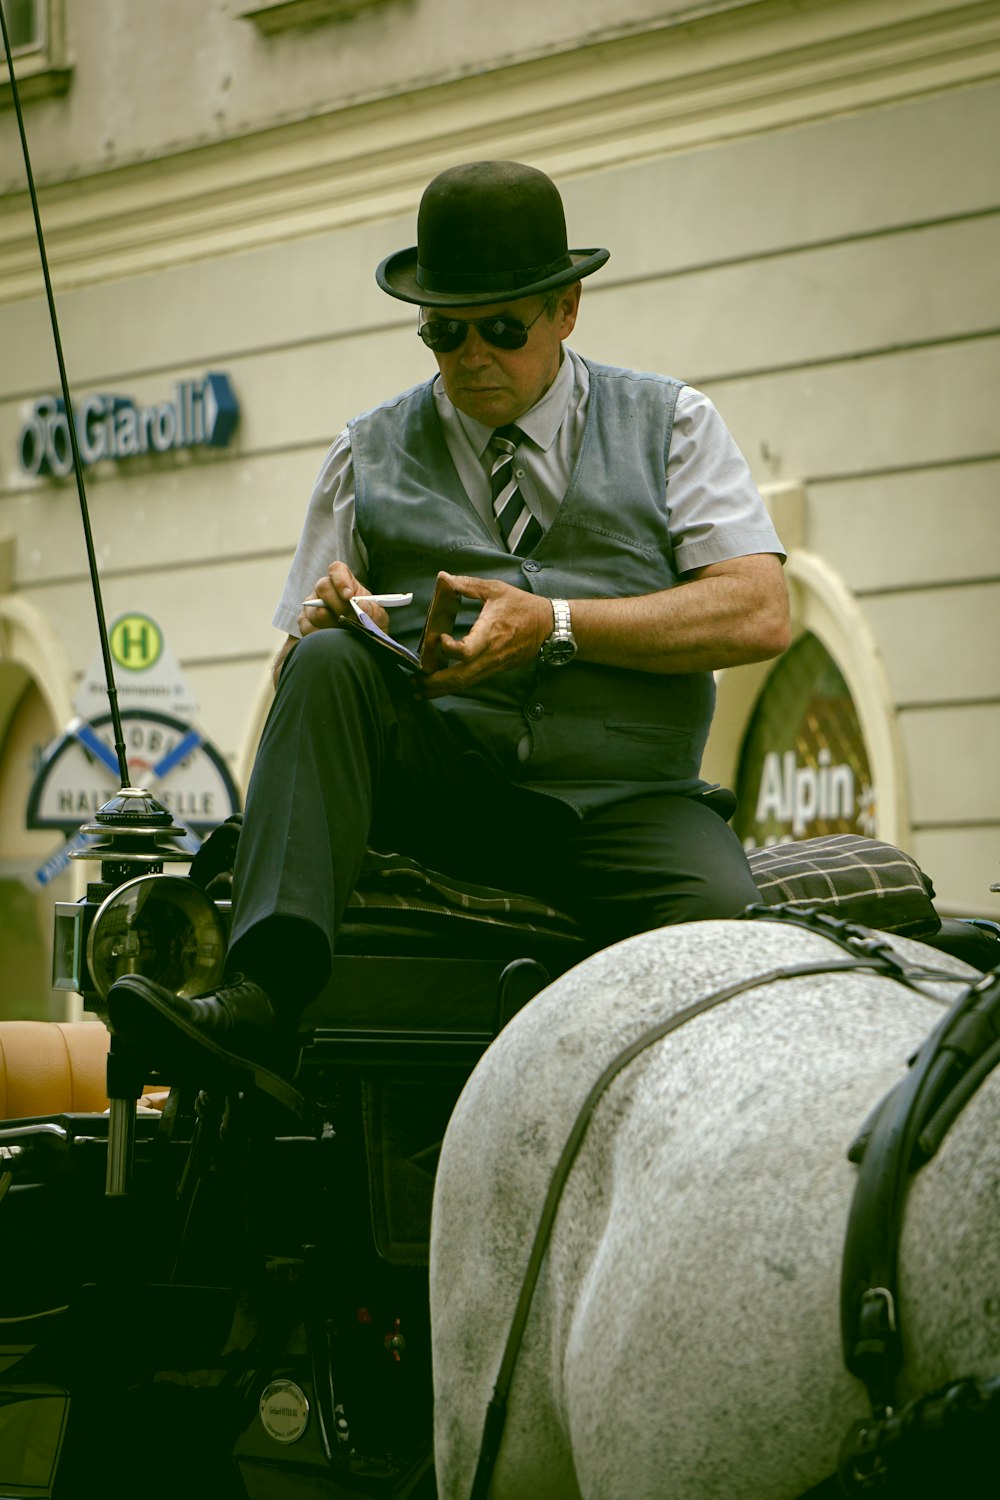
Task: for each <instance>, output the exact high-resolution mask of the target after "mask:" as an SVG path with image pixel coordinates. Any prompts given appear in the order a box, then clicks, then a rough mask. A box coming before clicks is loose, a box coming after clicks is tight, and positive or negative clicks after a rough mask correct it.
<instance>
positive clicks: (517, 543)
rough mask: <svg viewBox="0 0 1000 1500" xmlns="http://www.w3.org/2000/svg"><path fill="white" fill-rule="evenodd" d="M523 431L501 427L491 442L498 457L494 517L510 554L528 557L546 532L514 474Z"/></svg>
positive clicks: (493, 478)
mask: <svg viewBox="0 0 1000 1500" xmlns="http://www.w3.org/2000/svg"><path fill="white" fill-rule="evenodd" d="M521 436H522V434H521V432H520V430H519V429H518V428H517V427H515V426H514V425H513V423H510V424H508V426H506V427H498V428H497V430H496V432H494V434H493V436H492V438H491V439H490V443H491V445H492V448H493V452H494V454H495V458H494V460H493V468H492V470H491V471H490V489H491V491H492V493H493V514H494V515H495V516H496V518H497V524H498V526H499V527H500V535H501V536H502V537H503V539H504V544H505V546H506V547H507V550H508V552H516V553H517V554H518V556H520V557H524V556H525V554H526V553H529V552H530V551H531V549H532V548H533V547H535V546H536V545H537V544H538V542H539V541H540V540H541V538H542V535H543V532H542V528H541V526H540V525H539V523H538V522H537V521H536V520H535V518H534V516H533V515H532V514H531V511H530V510H529V509H528V507H527V505H526V504H525V503H524V497H523V495H522V494H521V492H520V490H519V489H518V486H517V475H516V474H515V472H514V450H515V448H516V447H517V444H518V443H519V442H520V440H521Z"/></svg>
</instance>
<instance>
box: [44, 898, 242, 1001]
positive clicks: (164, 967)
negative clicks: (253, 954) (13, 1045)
mask: <svg viewBox="0 0 1000 1500" xmlns="http://www.w3.org/2000/svg"><path fill="white" fill-rule="evenodd" d="M226 943H227V933H226V922H225V919H224V916H223V913H222V911H221V910H220V908H219V907H218V906H216V904H215V902H214V901H213V900H212V899H211V897H210V896H208V895H206V893H205V892H204V891H203V890H202V888H201V886H199V885H196V884H195V882H194V881H193V880H191V879H189V878H188V877H187V876H180V875H164V874H162V873H156V874H152V875H139V876H137V877H136V878H135V879H133V880H128V881H126V882H125V883H124V884H123V885H120V886H118V887H117V888H116V889H115V890H113V891H112V892H111V894H110V895H108V896H106V897H105V899H104V901H103V902H102V903H101V904H100V905H99V906H98V907H97V908H96V910H94V909H93V907H92V906H91V908H90V909H89V910H88V905H87V903H84V902H68V901H60V902H57V903H56V920H55V943H54V946H53V981H52V982H53V985H54V986H55V988H56V989H66V990H75V991H77V992H78V993H79V994H82V995H85V996H96V998H97V1000H98V1001H103V1000H104V999H105V998H106V997H107V993H108V991H109V989H110V988H111V986H112V985H113V984H114V983H115V980H117V979H120V978H121V977H122V975H123V974H143V975H145V976H146V978H148V979H153V980H155V981H156V983H157V984H162V985H164V986H165V987H166V988H167V989H169V990H171V991H173V993H174V994H176V995H185V996H190V995H196V994H199V993H201V992H202V991H204V990H208V989H212V988H214V986H215V985H216V984H217V983H218V981H219V980H220V979H221V977H222V966H223V961H224V959H225V955H226Z"/></svg>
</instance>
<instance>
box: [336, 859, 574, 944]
mask: <svg viewBox="0 0 1000 1500" xmlns="http://www.w3.org/2000/svg"><path fill="white" fill-rule="evenodd" d="M347 906H348V912H347V915H348V917H349V918H353V919H357V918H358V916H359V915H360V914H361V912H365V913H368V914H375V913H379V912H387V911H388V912H391V911H424V912H437V913H442V914H447V915H450V916H455V917H462V918H465V919H467V920H468V919H471V920H472V921H474V922H485V923H489V924H491V925H494V926H497V925H499V926H503V927H515V928H517V930H518V931H519V932H544V933H561V934H565V935H567V936H569V935H576V934H577V932H578V928H577V925H576V923H575V922H574V920H573V918H572V917H568V916H566V915H565V913H564V912H561V911H557V910H556V908H555V907H554V906H549V905H548V904H547V903H546V902H544V901H538V900H536V899H535V897H534V896H524V895H517V894H514V893H512V892H510V891H499V890H494V889H493V887H491V886H486V885H469V884H467V883H466V882H465V881H460V880H456V879H455V877H454V876H451V875H441V874H439V873H438V871H436V870H428V869H427V868H426V867H425V866H424V865H422V864H420V863H418V861H417V860H415V859H409V858H408V857H407V856H406V855H405V854H377V853H376V852H375V851H374V850H373V849H369V850H368V853H367V854H366V855H365V861H364V865H363V866H362V869H361V876H360V878H359V880H358V883H357V886H356V887H355V889H354V890H353V891H352V892H351V894H350V896H349V897H348V900H347Z"/></svg>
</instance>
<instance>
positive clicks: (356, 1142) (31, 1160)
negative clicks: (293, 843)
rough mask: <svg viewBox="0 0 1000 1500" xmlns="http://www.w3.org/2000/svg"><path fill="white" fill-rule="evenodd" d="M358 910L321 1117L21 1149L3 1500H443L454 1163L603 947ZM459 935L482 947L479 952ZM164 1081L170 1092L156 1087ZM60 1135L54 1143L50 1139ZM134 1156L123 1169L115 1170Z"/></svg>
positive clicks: (38, 1137)
mask: <svg viewBox="0 0 1000 1500" xmlns="http://www.w3.org/2000/svg"><path fill="white" fill-rule="evenodd" d="M449 917H450V913H449V911H448V908H447V904H445V905H444V906H442V905H441V903H440V902H437V901H435V902H422V901H421V898H420V897H419V896H417V897H416V898H412V897H411V898H409V899H408V904H407V905H405V906H403V907H401V906H400V905H399V903H398V902H397V901H396V900H391V901H385V902H383V901H378V900H373V898H372V895H371V894H370V893H369V895H368V898H367V902H366V903H365V905H364V907H362V906H359V907H358V908H357V909H356V910H354V911H353V912H352V920H351V921H349V922H348V924H347V925H346V927H345V929H344V931H343V932H342V933H341V940H340V943H339V948H338V954H337V957H336V959H335V962H334V973H333V975H332V978H331V982H330V985H329V986H328V989H327V991H326V992H325V993H324V995H323V996H321V997H320V998H319V1000H317V1001H316V1002H314V1004H313V1005H312V1006H310V1007H309V1009H308V1010H307V1012H306V1013H305V1015H304V1017H303V1029H304V1031H306V1032H307V1033H308V1036H309V1040H308V1042H307V1045H306V1047H305V1050H304V1052H303V1059H302V1065H301V1068H300V1071H299V1075H298V1078H297V1087H298V1088H299V1089H300V1090H301V1093H302V1096H303V1098H304V1100H305V1101H306V1110H305V1113H304V1115H303V1117H302V1118H301V1119H299V1120H296V1119H294V1118H293V1117H291V1116H290V1115H288V1114H284V1113H282V1114H276V1113H275V1111H274V1109H273V1105H272V1104H271V1103H270V1101H268V1100H266V1099H264V1098H262V1097H260V1096H255V1095H253V1094H252V1093H241V1092H240V1091H239V1089H238V1088H236V1087H234V1088H231V1089H229V1090H227V1089H225V1088H219V1087H218V1086H216V1087H215V1088H214V1089H209V1090H206V1091H204V1092H202V1093H199V1094H196V1093H194V1092H191V1091H187V1092H185V1091H179V1090H175V1091H174V1092H173V1093H172V1094H171V1096H170V1099H169V1101H168V1105H167V1108H166V1110H165V1111H164V1113H163V1115H162V1116H160V1115H156V1114H149V1115H142V1114H140V1116H139V1118H138V1120H137V1125H136V1135H135V1142H134V1161H133V1166H132V1172H131V1179H130V1180H131V1186H130V1190H129V1192H128V1193H127V1194H124V1195H119V1196H108V1195H107V1194H106V1191H105V1187H106V1174H107V1167H108V1157H109V1123H108V1117H107V1116H106V1115H62V1116H54V1117H51V1118H50V1119H46V1120H36V1121H18V1122H16V1123H13V1124H11V1125H10V1126H9V1127H8V1128H7V1129H6V1130H2V1128H0V1145H3V1144H4V1143H6V1144H7V1147H8V1151H9V1152H11V1153H12V1154H17V1153H21V1159H20V1160H19V1161H17V1163H16V1167H17V1170H16V1173H15V1179H14V1182H13V1185H12V1186H11V1187H10V1189H9V1191H8V1193H7V1195H6V1198H5V1199H4V1201H3V1202H2V1204H0V1320H2V1321H0V1497H3V1500H8V1497H11V1500H12V1497H15V1496H16V1497H24V1496H29V1495H30V1496H38V1497H42V1500H79V1497H81V1496H82V1495H85V1494H89V1493H91V1492H93V1490H92V1486H93V1484H94V1482H95V1476H97V1475H98V1474H99V1475H100V1493H101V1495H102V1500H118V1497H119V1496H120V1497H125V1496H126V1495H128V1496H130V1497H131V1496H133V1495H134V1493H135V1489H136V1485H137V1482H154V1476H155V1483H156V1484H157V1485H158V1486H162V1485H167V1484H169V1485H170V1486H172V1487H176V1491H177V1493H180V1494H183V1495H186V1496H187V1497H190V1500H195V1497H199V1500H200V1497H202V1496H204V1497H206V1500H207V1497H212V1500H229V1497H232V1500H244V1497H250V1500H272V1497H273V1500H278V1497H280V1500H297V1497H299V1496H302V1497H310V1500H313V1497H324V1500H341V1497H344V1500H347V1497H355V1496H359V1495H362V1496H363V1495H370V1496H386V1497H398V1500H402V1497H405V1496H414V1497H425V1500H429V1497H433V1495H434V1494H435V1488H434V1479H433V1465H432V1457H431V1414H432V1406H431V1359H430V1327H429V1311H428V1285H427V1256H428V1238H429V1225H430V1204H431V1193H432V1189H433V1180H434V1172H435V1168H436V1162H437V1152H438V1147H439V1145H440V1141H441V1139H442V1136H443V1133H444V1128H445V1125H446V1124H447V1120H448V1118H449V1116H450V1113H451V1110H452V1108H453V1107H454V1104H455V1101H456V1100H457V1098H458V1095H459V1093H460V1091H461V1089H462V1086H463V1085H464V1082H465V1080H466V1078H467V1077H468V1075H469V1073H470V1072H471V1071H472V1068H473V1067H474V1066H475V1064H476V1062H477V1061H478V1059H479V1057H480V1056H481V1054H482V1052H483V1050H484V1049H485V1047H486V1046H488V1045H489V1043H490V1041H491V1040H492V1039H493V1036H494V1035H495V1034H496V1031H497V1030H498V1029H499V1027H500V1026H501V1025H502V1024H503V1023H504V1022H505V1020H506V1019H507V1018H509V1016H510V1015H511V1014H512V1013H513V1012H514V1011H515V1010H516V1009H518V1008H519V1007H520V1005H522V1004H523V1003H524V1002H525V1001H526V1000H527V999H529V998H530V997H531V995H533V994H534V993H536V992H537V991H538V990H539V989H540V988H541V987H542V986H543V985H544V984H545V983H546V982H547V981H548V979H549V978H550V977H553V976H554V975H555V974H556V973H559V972H562V971H563V970H564V969H565V968H567V967H569V965H570V964H571V963H573V962H575V961H576V960H577V959H578V958H579V957H580V956H581V955H582V954H583V952H584V951H585V948H584V944H583V942H582V939H581V938H580V937H579V936H578V935H575V934H573V933H571V932H569V931H567V930H566V928H565V926H562V927H560V926H559V925H558V924H557V925H556V927H555V928H554V930H551V931H548V932H545V931H542V930H541V929H540V928H539V927H538V926H537V924H536V923H534V922H528V923H527V928H526V925H525V915H524V913H522V914H521V916H520V918H514V919H511V920H509V921H508V920H506V919H501V920H496V921H491V920H484V919H482V918H481V919H479V920H472V921H469V920H466V921H464V922H461V923H455V922H454V921H452V920H449ZM456 929H457V930H456ZM154 1081H155V1080H154ZM39 1132H44V1134H39ZM111 1149H112V1150H113V1149H114V1148H113V1147H112V1148H111Z"/></svg>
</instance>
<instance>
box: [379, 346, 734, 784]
mask: <svg viewBox="0 0 1000 1500" xmlns="http://www.w3.org/2000/svg"><path fill="white" fill-rule="evenodd" d="M588 369H589V371H590V402H589V406H588V414H587V423H586V430H585V432H584V437H583V442H582V444H581V449H580V454H579V457H578V459H577V463H576V469H575V471H574V473H573V476H572V478H571V480H570V483H569V488H568V489H567V491H566V495H565V498H564V500H563V502H562V505H561V506H560V508H559V512H558V514H557V516H556V519H555V521H554V522H553V524H552V526H551V527H550V528H549V530H548V531H547V532H546V534H545V536H544V537H543V538H542V540H541V541H540V542H539V543H538V546H537V547H536V548H535V552H534V554H533V556H531V557H527V558H521V557H513V556H511V554H510V553H508V552H507V551H506V550H505V549H504V548H503V546H502V544H501V543H500V542H499V541H497V540H496V538H494V536H493V535H492V534H491V532H490V531H489V529H488V528H487V526H486V525H485V524H484V523H483V521H482V520H481V519H480V517H479V516H478V515H477V513H476V511H475V508H474V507H473V505H472V504H471V502H470V501H469V498H468V496H467V495H466V493H465V490H464V489H463V487H462V484H461V481H460V480H459V477H458V473H457V471H456V469H455V465H454V463H453V462H452V459H451V455H450V454H449V452H448V446H447V443H446V442H445V437H444V433H443V431H442V428H441V423H440V420H439V418H438V416H437V413H436V411H435V409H434V397H433V395H432V394H431V386H432V384H433V382H432V381H429V382H428V383H427V384H426V385H420V386H417V387H415V388H414V389H413V390H410V391H406V392H405V393H404V394H403V395H401V396H398V397H397V398H396V399H395V400H393V401H390V402H387V403H386V404H385V405H384V406H379V407H376V408H375V410H374V411H371V412H368V413H366V414H365V415H364V416H361V417H358V418H356V419H355V420H354V421H353V422H352V423H351V424H350V428H351V452H352V457H353V464H354V479H355V492H356V518H357V526H358V531H359V533H360V535H361V538H362V540H363V541H364V544H365V547H366V549H367V551H368V557H369V571H368V587H369V588H370V589H372V591H373V592H383V591H385V592H389V591H393V592H402V591H408V590H410V589H412V590H413V594H414V602H413V604H412V606H410V607H409V608H408V609H406V610H399V609H395V610H393V614H392V628H393V634H394V635H395V636H396V637H397V639H399V640H401V641H403V642H404V643H405V644H407V645H409V646H411V647H413V648H415V647H416V645H417V642H418V641H419V638H420V631H421V627H422V624H423V619H424V615H425V614H426V611H427V606H428V604H429V602H430V596H431V593H432V591H433V587H434V579H435V576H436V574H437V572H438V570H439V569H441V568H443V569H445V570H446V571H447V572H449V573H465V574H468V575H470V576H472V577H480V578H500V579H503V581H504V582H505V583H509V584H512V585H514V587H516V588H522V589H529V590H530V591H531V592H532V593H535V594H542V595H545V596H546V597H548V598H550V599H552V598H566V599H587V598H610V597H629V596H632V595H636V594H650V593H654V592H655V591H656V590H658V589H664V588H670V587H671V586H672V585H674V584H676V583H677V582H678V575H677V572H676V570H675V567H674V557H673V548H672V546H671V543H670V537H669V535H668V533H667V528H666V526H665V525H664V520H663V518H664V515H665V514H667V499H666V466H667V455H668V454H669V452H670V437H671V431H672V427H673V416H674V407H675V405H676V401H677V393H678V391H679V389H680V387H681V382H680V381H677V380H669V379H667V378H665V377H663V376H659V375H645V374H637V373H635V372H633V371H630V370H620V369H616V368H613V367H611V366H604V365H593V364H589V363H588ZM478 608H479V606H478V604H476V603H475V602H474V601H469V608H468V610H467V611H465V612H464V613H463V614H462V615H461V616H460V617H459V622H458V626H457V633H458V634H460V635H461V634H464V633H465V631H466V630H467V629H468V628H469V626H470V625H471V624H472V621H473V620H474V618H475V615H476V613H477V611H478ZM435 702H436V705H437V707H438V708H439V709H441V710H442V711H443V712H445V713H447V714H448V715H449V716H450V717H451V718H452V720H453V721H454V722H456V723H457V725H460V726H461V729H462V730H463V731H464V733H465V734H466V735H467V736H468V737H469V738H470V739H471V741H472V742H473V743H474V744H475V746H476V747H478V748H479V749H480V750H481V751H482V752H483V753H484V754H485V755H486V756H487V758H488V759H489V761H490V762H491V763H492V765H493V766H494V767H495V769H496V770H497V771H498V772H499V773H500V774H501V775H502V776H504V777H505V778H507V779H508V780H511V781H515V782H517V783H519V784H520V785H523V786H526V787H530V788H532V789H533V790H535V791H542V792H548V793H549V794H551V795H553V796H556V797H559V798H560V799H562V800H563V801H565V802H568V803H569V804H570V805H571V806H573V807H575V808H576V809H577V810H578V811H581V812H582V811H585V810H586V809H588V808H592V807H598V806H601V805H603V804H605V803H609V802H615V801H619V800H620V799H621V798H623V797H629V796H635V795H637V794H640V793H642V792H651V791H657V790H659V791H678V792H688V791H697V790H699V789H700V788H702V787H704V785H705V783H704V782H703V781H701V780H700V778H699V775H698V771H699V766H700V764H701V756H702V752H703V750H704V746H705V739H706V737H707V735H708V727H709V723H710V721H711V717H712V710H713V707H714V702H715V685H714V681H713V678H712V675H711V673H710V672H699V673H686V674H682V675H676V676H660V675H658V674H655V673H651V672H632V671H627V670H624V669H621V668H618V667H605V666H597V665H593V664H591V663H588V662H581V661H573V662H570V663H569V664H568V665H567V666H564V667H539V666H535V665H532V666H529V667H520V668H517V669H515V670H513V671H509V672H503V673H499V674H498V675H497V676H496V677H493V678H491V679H490V680H489V681H488V682H486V683H484V684H482V686H481V687H479V688H477V689H475V690H474V691H473V692H471V693H468V694H463V695H461V696H458V695H455V696H453V697H449V698H439V699H436V700H435Z"/></svg>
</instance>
